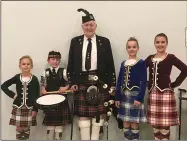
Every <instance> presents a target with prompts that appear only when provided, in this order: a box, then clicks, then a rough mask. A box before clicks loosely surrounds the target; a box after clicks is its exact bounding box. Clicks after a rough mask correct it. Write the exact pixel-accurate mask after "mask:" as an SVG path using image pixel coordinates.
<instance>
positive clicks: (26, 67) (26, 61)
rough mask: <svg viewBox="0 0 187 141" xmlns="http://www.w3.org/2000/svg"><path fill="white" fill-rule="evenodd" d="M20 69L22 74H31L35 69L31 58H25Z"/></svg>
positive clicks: (20, 64)
mask: <svg viewBox="0 0 187 141" xmlns="http://www.w3.org/2000/svg"><path fill="white" fill-rule="evenodd" d="M19 68H20V69H21V71H22V72H30V71H31V69H32V68H33V65H32V62H31V60H30V59H29V58H23V59H22V60H21V61H20V63H19Z"/></svg>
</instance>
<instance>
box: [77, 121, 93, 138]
mask: <svg viewBox="0 0 187 141" xmlns="http://www.w3.org/2000/svg"><path fill="white" fill-rule="evenodd" d="M78 126H79V127H80V134H81V140H90V120H79V121H78Z"/></svg>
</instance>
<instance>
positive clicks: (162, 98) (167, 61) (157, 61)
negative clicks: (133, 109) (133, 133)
mask: <svg viewBox="0 0 187 141" xmlns="http://www.w3.org/2000/svg"><path fill="white" fill-rule="evenodd" d="M154 45H155V48H156V53H155V54H153V55H150V56H148V57H147V59H146V64H147V67H149V83H148V89H149V97H148V109H147V110H148V111H147V120H148V123H149V124H151V125H152V127H153V131H154V136H155V140H169V139H170V126H176V125H178V124H179V118H178V114H177V108H176V100H175V93H174V88H176V87H178V86H180V84H181V83H182V82H183V81H184V80H185V78H186V76H187V66H186V64H184V63H183V62H182V61H181V60H179V59H178V58H177V57H176V56H175V55H174V54H169V53H167V52H166V48H167V45H168V37H167V36H166V35H165V34H164V33H160V34H158V35H156V37H155V39H154ZM172 66H175V67H176V68H178V69H179V70H180V71H181V72H180V74H179V76H178V77H177V78H176V80H175V81H173V82H171V79H170V74H171V71H172Z"/></svg>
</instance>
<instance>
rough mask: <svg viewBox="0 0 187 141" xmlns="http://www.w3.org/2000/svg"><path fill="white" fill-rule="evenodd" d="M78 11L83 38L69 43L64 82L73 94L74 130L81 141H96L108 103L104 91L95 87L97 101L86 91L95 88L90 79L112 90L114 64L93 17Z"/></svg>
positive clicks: (106, 41) (78, 37)
mask: <svg viewBox="0 0 187 141" xmlns="http://www.w3.org/2000/svg"><path fill="white" fill-rule="evenodd" d="M78 11H79V12H84V13H85V14H86V15H85V16H83V17H82V29H83V32H84V35H81V36H77V37H74V38H73V39H72V40H71V45H70V50H69V60H68V68H67V71H68V80H69V84H70V85H71V88H72V90H73V91H76V94H75V106H74V107H75V109H74V111H75V115H77V116H79V117H80V118H79V120H78V126H79V128H80V134H81V140H90V139H91V140H98V139H99V130H100V127H101V126H103V123H104V114H105V108H104V102H106V101H108V100H109V99H110V96H109V93H108V90H104V89H103V88H101V87H97V88H98V89H99V92H98V93H97V92H96V93H95V95H94V96H95V97H97V98H96V99H94V98H93V99H92V98H91V99H89V92H87V91H89V89H90V88H91V87H94V86H98V85H97V84H96V83H95V82H94V81H93V79H91V77H92V76H95V75H96V76H98V78H99V80H100V81H101V82H103V83H106V84H107V85H108V88H111V87H115V85H116V76H115V69H114V61H113V55H112V50H111V45H110V41H109V39H107V38H105V37H102V36H98V35H96V34H95V30H96V27H97V25H96V22H95V18H94V16H93V15H92V14H90V13H89V12H88V11H86V10H84V9H78ZM92 90H93V89H92ZM93 101H96V102H95V103H94V102H93ZM90 127H91V128H92V129H91V128H90ZM90 129H91V131H92V133H91V134H90Z"/></svg>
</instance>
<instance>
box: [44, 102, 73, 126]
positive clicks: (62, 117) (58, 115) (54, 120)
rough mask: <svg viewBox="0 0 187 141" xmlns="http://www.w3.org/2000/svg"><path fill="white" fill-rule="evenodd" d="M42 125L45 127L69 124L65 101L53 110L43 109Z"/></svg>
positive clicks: (69, 117)
mask: <svg viewBox="0 0 187 141" xmlns="http://www.w3.org/2000/svg"><path fill="white" fill-rule="evenodd" d="M44 113H45V118H44V121H43V124H44V125H46V126H63V125H66V124H70V123H71V114H70V109H69V105H68V101H67V99H66V100H65V101H64V102H63V103H62V104H61V105H59V106H58V107H57V108H55V109H45V110H44Z"/></svg>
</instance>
